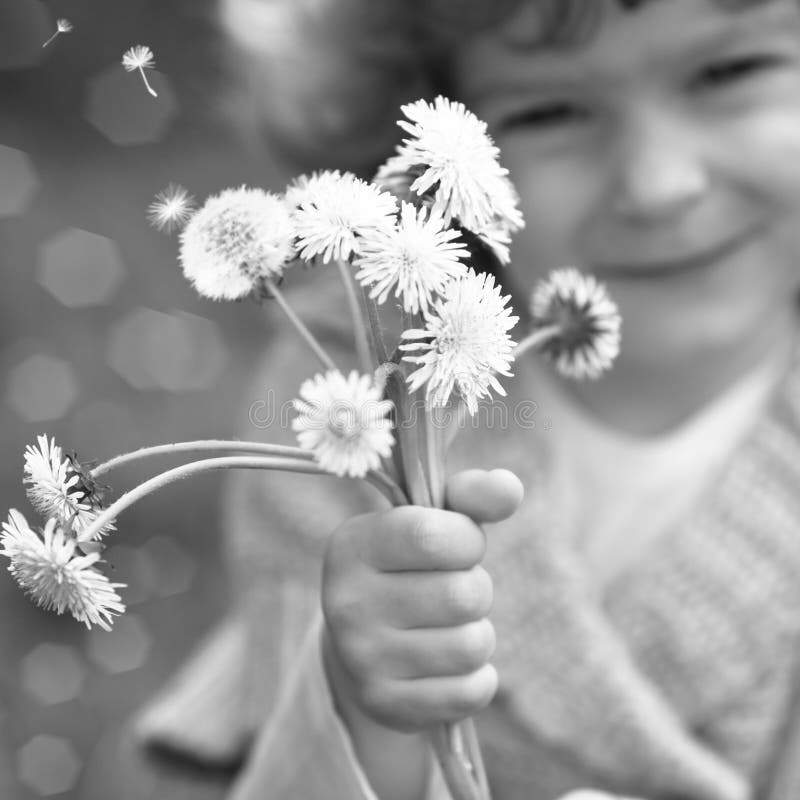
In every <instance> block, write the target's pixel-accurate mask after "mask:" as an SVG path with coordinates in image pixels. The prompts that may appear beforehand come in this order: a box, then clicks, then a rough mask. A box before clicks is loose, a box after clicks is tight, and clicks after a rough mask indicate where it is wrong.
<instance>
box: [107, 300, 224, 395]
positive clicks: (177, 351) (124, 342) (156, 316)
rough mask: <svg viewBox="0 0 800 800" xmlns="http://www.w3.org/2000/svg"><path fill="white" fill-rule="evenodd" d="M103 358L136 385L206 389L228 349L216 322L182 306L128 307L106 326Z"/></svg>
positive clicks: (218, 373)
mask: <svg viewBox="0 0 800 800" xmlns="http://www.w3.org/2000/svg"><path fill="white" fill-rule="evenodd" d="M107 357H108V362H109V364H110V365H111V367H112V368H113V369H114V370H115V371H116V372H118V373H119V374H120V375H121V376H122V377H123V378H124V379H125V380H126V381H127V382H128V383H130V384H131V386H134V387H136V388H137V389H164V390H166V391H171V392H185V391H193V390H199V389H206V388H208V387H209V386H211V385H213V384H214V383H215V382H216V380H217V379H218V378H219V377H220V376H221V375H222V373H223V372H224V370H225V362H226V358H227V349H226V347H225V344H224V342H223V340H222V336H221V335H220V332H219V328H218V326H217V324H216V323H215V322H212V321H211V320H209V319H205V318H204V317H198V316H195V315H194V314H188V313H185V312H182V311H178V312H175V313H173V314H166V313H164V312H162V311H154V310H153V309H150V308H139V309H136V310H135V311H132V312H131V313H130V314H128V316H127V317H125V318H124V319H123V320H122V321H120V322H119V323H117V325H115V326H114V328H113V329H112V330H111V335H110V338H109V343H108V350H107Z"/></svg>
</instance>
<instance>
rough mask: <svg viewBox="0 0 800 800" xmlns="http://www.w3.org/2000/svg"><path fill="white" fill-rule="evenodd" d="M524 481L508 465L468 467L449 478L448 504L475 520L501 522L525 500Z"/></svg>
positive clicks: (454, 509)
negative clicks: (497, 467) (480, 467)
mask: <svg viewBox="0 0 800 800" xmlns="http://www.w3.org/2000/svg"><path fill="white" fill-rule="evenodd" d="M523 493H524V489H523V486H522V481H520V479H519V478H518V477H517V476H516V475H515V474H514V473H513V472H510V471H509V470H507V469H493V470H490V471H486V470H482V469H467V470H464V471H463V472H457V473H456V474H455V475H452V476H451V477H450V479H449V480H448V481H447V492H446V494H447V507H448V508H450V509H452V510H453V511H458V512H460V513H461V514H466V515H467V516H468V517H471V518H472V519H474V520H475V521H476V522H500V520H503V519H506V517H510V516H511V515H512V514H513V513H514V512H515V511H516V510H517V508H518V507H519V504H520V503H521V502H522V495H523Z"/></svg>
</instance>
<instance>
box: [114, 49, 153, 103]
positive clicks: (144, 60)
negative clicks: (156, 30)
mask: <svg viewBox="0 0 800 800" xmlns="http://www.w3.org/2000/svg"><path fill="white" fill-rule="evenodd" d="M122 66H123V67H124V68H125V71H126V72H135V71H136V70H139V74H140V75H141V76H142V80H143V81H144V85H145V87H146V89H147V91H148V92H150V94H151V95H153V97H158V93H157V92H156V90H155V89H153V87H152V86H151V85H150V84H149V83H148V81H147V76H146V75H145V74H144V71H145V70H146V69H155V66H156V60H155V56H154V55H153V51H152V50H151V49H150V48H149V47H147V46H146V45H143V44H137V45H134V46H133V47H131V48H129V49H128V50H126V51H125V53H124V55H123V56H122Z"/></svg>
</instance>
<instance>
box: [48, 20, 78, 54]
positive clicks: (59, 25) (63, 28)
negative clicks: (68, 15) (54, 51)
mask: <svg viewBox="0 0 800 800" xmlns="http://www.w3.org/2000/svg"><path fill="white" fill-rule="evenodd" d="M73 28H74V26H73V24H72V23H71V22H70V21H69V20H68V19H64V17H61V19H58V20H56V32H55V33H54V34H53V35H52V36H51V37H50V38H49V39H48V40H47V41H46V42H45V43H44V44H43V45H42V47H47V45H49V44H50V42H52V41H53V40H54V39H55V38H56V36H58V35H59V34H60V33H70V32H71V31H72V30H73Z"/></svg>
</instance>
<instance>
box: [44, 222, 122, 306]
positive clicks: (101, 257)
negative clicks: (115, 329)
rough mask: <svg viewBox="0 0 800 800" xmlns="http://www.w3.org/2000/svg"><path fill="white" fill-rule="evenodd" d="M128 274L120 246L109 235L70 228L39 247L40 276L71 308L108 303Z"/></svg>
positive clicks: (45, 286) (48, 288) (47, 286)
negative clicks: (121, 256)
mask: <svg viewBox="0 0 800 800" xmlns="http://www.w3.org/2000/svg"><path fill="white" fill-rule="evenodd" d="M124 275H125V267H124V266H123V265H122V260H121V258H120V255H119V251H118V250H117V246H116V244H115V243H114V242H113V241H112V240H111V239H107V238H106V237H105V236H98V235H97V234H95V233H89V232H88V231H83V230H80V229H78V228H70V229H69V230H66V231H62V232H61V233H58V234H56V235H55V236H53V237H52V238H50V239H48V240H47V241H46V242H45V243H44V244H42V246H41V247H40V249H39V263H38V266H37V274H36V278H37V280H38V281H39V283H40V284H41V285H42V286H43V287H44V288H45V289H46V290H47V291H48V292H50V294H52V295H53V297H55V298H56V300H58V301H59V302H61V303H63V304H64V305H65V306H67V307H68V308H81V307H83V306H96V305H102V304H103V303H108V301H109V300H110V299H111V298H112V297H113V296H114V294H115V293H116V291H117V289H118V288H119V285H120V283H121V282H122V279H123V277H124Z"/></svg>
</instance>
